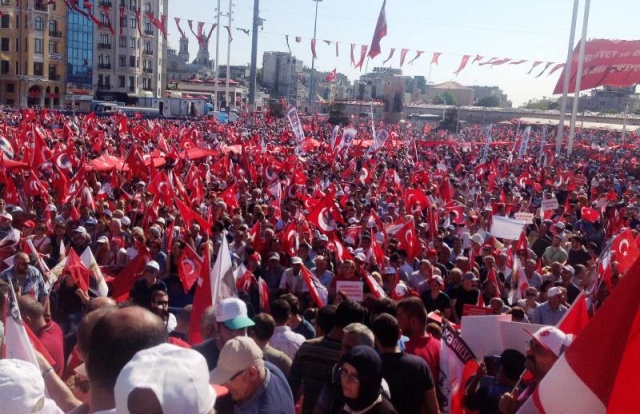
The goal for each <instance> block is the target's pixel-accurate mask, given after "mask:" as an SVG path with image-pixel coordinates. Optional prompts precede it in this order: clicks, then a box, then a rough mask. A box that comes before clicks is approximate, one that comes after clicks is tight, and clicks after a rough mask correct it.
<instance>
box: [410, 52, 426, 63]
mask: <svg viewBox="0 0 640 414" xmlns="http://www.w3.org/2000/svg"><path fill="white" fill-rule="evenodd" d="M423 53H424V52H423V51H422V50H418V51H417V52H416V56H415V57H414V58H413V59H411V60H410V61H409V64H410V65H413V62H415V61H416V59H418V58H419V57H420V56H422V54H423Z"/></svg>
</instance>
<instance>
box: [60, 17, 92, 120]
mask: <svg viewBox="0 0 640 414" xmlns="http://www.w3.org/2000/svg"><path fill="white" fill-rule="evenodd" d="M93 26H94V24H93V22H92V21H91V20H89V19H87V18H86V17H85V16H83V15H82V14H80V13H78V12H77V11H74V10H73V9H71V8H69V9H68V10H67V33H66V45H67V83H66V87H67V95H66V102H65V108H67V109H80V101H81V100H84V99H90V98H91V97H92V96H93V71H94V66H93Z"/></svg>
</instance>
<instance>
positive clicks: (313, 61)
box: [309, 0, 322, 112]
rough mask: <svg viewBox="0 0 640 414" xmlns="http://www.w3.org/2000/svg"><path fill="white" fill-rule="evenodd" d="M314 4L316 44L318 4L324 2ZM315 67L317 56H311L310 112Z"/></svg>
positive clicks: (317, 1)
mask: <svg viewBox="0 0 640 414" xmlns="http://www.w3.org/2000/svg"><path fill="white" fill-rule="evenodd" d="M311 1H313V2H315V3H316V14H315V17H314V19H313V42H314V43H315V42H316V30H317V28H318V3H320V2H321V1H322V0H311ZM315 65H316V57H315V55H312V56H311V76H310V77H309V112H312V108H311V99H312V96H313V74H314V71H315Z"/></svg>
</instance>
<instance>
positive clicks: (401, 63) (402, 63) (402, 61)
mask: <svg viewBox="0 0 640 414" xmlns="http://www.w3.org/2000/svg"><path fill="white" fill-rule="evenodd" d="M407 53H409V49H402V50H401V51H400V67H402V65H404V59H405V58H406V57H407Z"/></svg>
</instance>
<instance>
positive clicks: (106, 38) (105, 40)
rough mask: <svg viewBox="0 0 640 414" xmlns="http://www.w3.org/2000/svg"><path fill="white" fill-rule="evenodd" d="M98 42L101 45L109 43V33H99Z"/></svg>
mask: <svg viewBox="0 0 640 414" xmlns="http://www.w3.org/2000/svg"><path fill="white" fill-rule="evenodd" d="M98 43H101V44H103V45H108V44H109V35H106V34H101V35H100V40H99V41H98Z"/></svg>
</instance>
